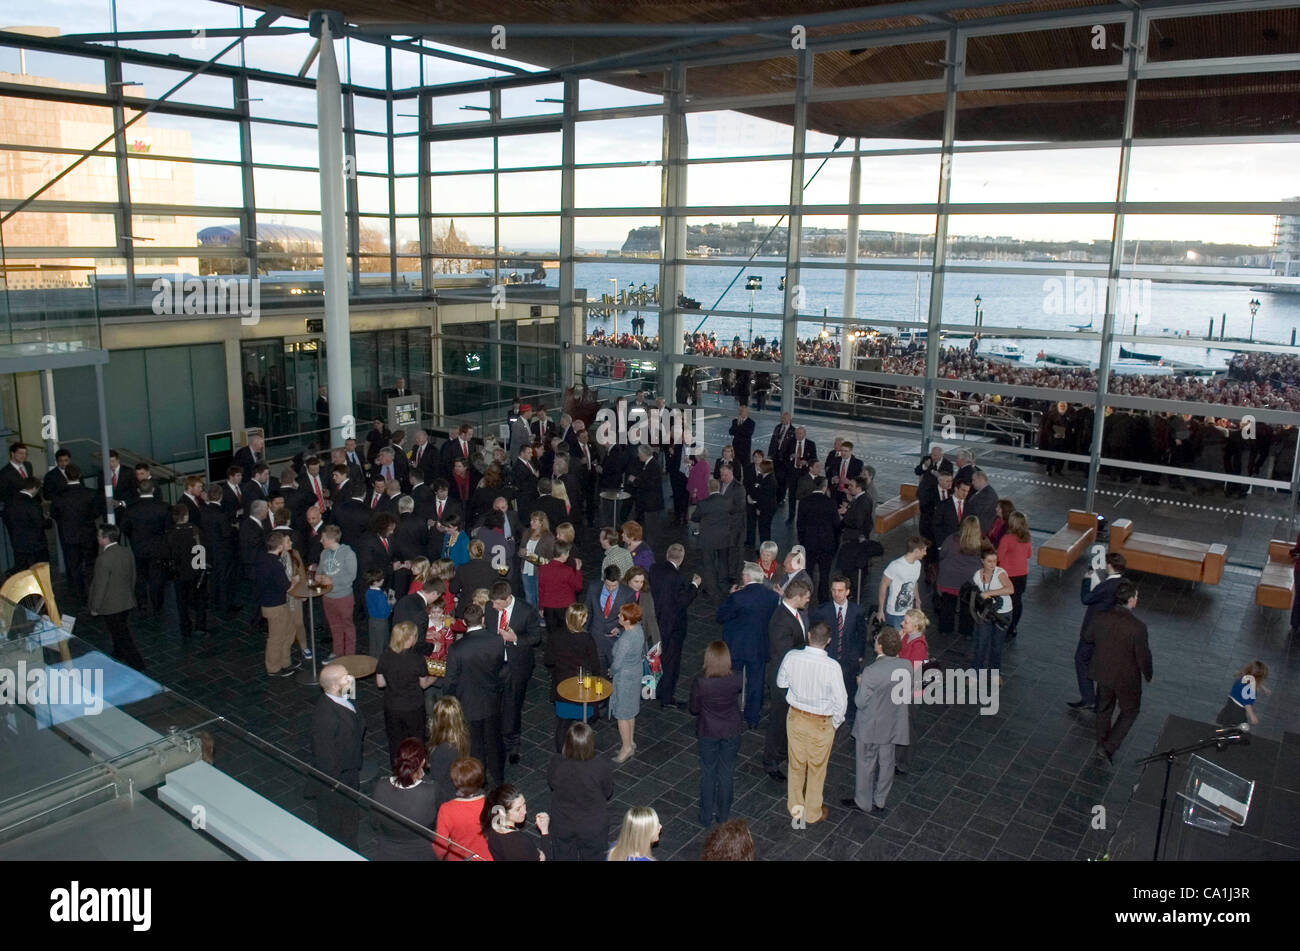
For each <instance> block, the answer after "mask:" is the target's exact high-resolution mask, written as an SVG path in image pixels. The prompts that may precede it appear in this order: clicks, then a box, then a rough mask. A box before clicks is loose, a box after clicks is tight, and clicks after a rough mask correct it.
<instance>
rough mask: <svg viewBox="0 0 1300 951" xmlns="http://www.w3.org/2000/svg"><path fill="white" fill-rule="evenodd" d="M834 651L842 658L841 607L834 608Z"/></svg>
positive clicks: (842, 624) (842, 619) (842, 631)
mask: <svg viewBox="0 0 1300 951" xmlns="http://www.w3.org/2000/svg"><path fill="white" fill-rule="evenodd" d="M835 653H836V655H837V656H838V657H839V658H840V659H841V660H842V659H843V658H844V609H843V608H841V607H836V609H835Z"/></svg>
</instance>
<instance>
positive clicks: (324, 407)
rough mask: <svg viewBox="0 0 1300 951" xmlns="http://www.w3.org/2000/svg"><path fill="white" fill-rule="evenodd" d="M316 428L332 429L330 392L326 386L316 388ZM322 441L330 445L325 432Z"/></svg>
mask: <svg viewBox="0 0 1300 951" xmlns="http://www.w3.org/2000/svg"><path fill="white" fill-rule="evenodd" d="M316 428H317V429H318V430H328V429H329V428H330V400H329V390H328V389H327V388H326V387H324V386H318V387H316ZM321 439H322V441H324V442H326V443H327V444H328V439H326V434H325V433H324V432H322V434H321Z"/></svg>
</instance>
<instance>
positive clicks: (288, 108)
mask: <svg viewBox="0 0 1300 951" xmlns="http://www.w3.org/2000/svg"><path fill="white" fill-rule="evenodd" d="M112 11H113V8H112V4H111V3H110V0H46V2H43V3H41V4H39V5H32V6H30V7H22V8H19V7H17V6H16V5H11V6H10V9H8V10H6V11H4V12H0V26H12V25H19V24H22V23H24V22H25V23H26V24H27V25H45V26H49V25H53V26H56V27H58V28H59V29H61V30H62V31H63V32H65V33H67V32H74V31H76V32H80V31H92V30H108V29H110V28H111V26H112V22H113V15H112ZM252 15H254V14H253V12H252V11H250V12H248V13H246V14H245V17H246V18H251V16H252ZM116 17H117V28H118V29H119V30H146V29H168V28H170V29H185V30H189V31H191V32H192V34H193V35H192V36H191V37H190V38H188V39H180V40H170V41H163V42H159V41H155V42H151V43H146V42H136V43H133V44H132V45H134V46H136V47H138V48H141V49H150V50H154V51H160V52H175V53H179V54H181V55H186V56H203V55H207V56H211V55H215V53H216V52H217V51H218V50H220V49H221V48H222V46H224V45H225V44H226V43H228V42H229V40H228V39H224V38H217V37H208V36H206V34H205V33H203V32H202V31H203V30H204V28H209V29H211V28H217V27H222V26H237V25H238V24H239V17H240V11H239V9H238V8H237V7H234V6H230V5H227V4H223V3H215V2H207V0H185V2H184V3H183V4H177V3H175V2H161V0H130V2H119V3H118V4H117V7H116ZM300 23H301V21H294V20H289V19H285V20H282V21H281V25H298V24H300ZM507 31H508V27H507ZM508 42H509V41H508V32H507V45H508ZM312 43H313V41H312V40H311V38H310V37H308V36H306V35H302V36H278V37H268V38H253V39H250V40H248V41H246V43H245V46H244V51H243V55H244V57H245V61H246V62H247V64H248V65H250V66H255V67H258V68H263V69H272V70H277V71H280V72H289V73H295V74H296V73H297V72H298V70H299V68H300V67H301V66H302V64H303V62H304V61H305V60H306V58H307V55H308V52H309V51H310V49H311V46H312ZM336 52H337V56H338V58H339V62H340V69H341V71H342V72H343V74H344V79H345V80H346V79H347V78H348V77H349V76H350V77H351V78H352V79H353V80H354V81H356V82H358V83H362V84H367V85H380V86H382V85H383V82H384V66H383V63H384V59H383V49H382V48H381V47H378V46H375V45H373V44H365V43H359V42H355V41H349V42H346V43H345V42H343V41H338V42H337V43H336ZM507 53H508V49H507ZM225 60H226V61H229V62H238V61H239V50H238V49H236V50H235V51H233V52H232V53H230V54H227V56H226V58H225ZM420 60H421V57H418V56H416V55H415V54H408V53H395V55H394V72H395V83H396V84H397V85H398V86H406V85H416V84H418V83H421V82H424V83H442V82H453V81H459V80H466V79H474V78H482V77H488V76H493V75H501V74H502V73H501V72H499V71H495V70H492V69H488V68H483V67H476V66H469V65H465V64H458V63H452V62H450V61H446V60H435V59H433V58H431V57H423V60H424V67H423V72H422V71H421V66H420ZM27 68H28V71H29V72H30V73H32V74H36V75H42V74H44V75H58V76H60V77H61V78H63V79H65V80H67V81H70V82H98V83H102V82H103V75H102V72H99V71H98V70H97V69H96V68H94V67H93V66H92V65H91V61H89V60H84V59H80V58H76V57H53V56H49V55H48V54H35V53H33V54H28V58H27ZM17 69H18V65H17V56H16V54H15V51H13V50H12V49H9V48H0V71H10V72H16V71H17ZM309 75H311V76H314V75H315V66H314V65H313V67H312V70H311V71H310V72H309ZM125 78H126V79H128V80H132V81H137V82H140V83H142V84H143V85H142V86H141V87H132V88H139V89H140V90H141V92H142V93H143V94H145V95H157V94H159V93H161V92H162V91H163V90H164V89H166V88H167V87H169V86H170V85H172V84H173V83H174V82H175V81H176V79H177V78H179V77H178V74H175V73H171V72H169V71H166V70H154V69H146V68H142V67H135V68H133V69H131V70H130V71H129V72H128V74H127V76H126V77H125ZM561 92H562V90H560V88H559V87H558V86H556V85H550V86H545V87H535V88H530V89H526V90H519V91H513V92H510V93H508V94H507V95H505V96H504V97H503V99H504V109H503V111H504V113H505V114H506V115H541V114H554V113H558V111H559V110H560V108H561V106H560V105H559V104H558V103H545V102H538V101H537V100H539V99H545V98H558V97H559V95H560V93H561ZM249 95H250V97H252V98H253V99H254V102H252V103H251V104H250V108H251V110H252V112H253V115H254V116H255V117H265V118H277V119H289V120H297V121H305V122H314V121H315V97H314V95H313V94H312V93H311V92H310V91H308V90H302V91H296V90H287V89H285V88H283V87H268V86H265V85H262V84H254V88H253V89H252V90H250V93H249ZM179 98H180V100H181V101H184V102H193V103H200V104H223V105H225V104H230V103H231V101H232V98H233V92H232V87H231V84H230V82H229V81H227V80H223V79H220V78H217V77H199V78H198V79H196V80H194V81H193V82H191V83H190V84H188V85H187V86H186V87H184V89H183V90H182V94H181V95H180V96H179ZM655 99H656V97H653V96H649V95H646V94H643V93H634V92H631V91H628V90H623V89H620V88H618V87H616V86H612V85H607V84H604V83H599V82H596V81H594V80H584V81H583V82H582V84H581V86H580V91H579V103H580V108H582V109H590V108H601V107H609V106H617V105H633V104H640V103H646V102H653V101H655ZM485 104H486V94H476V95H471V96H460V97H443V98H440V99H437V100H435V103H434V122H435V123H436V124H442V123H446V122H466V121H472V119H473V118H474V117H476V116H478V115H484V113H478V112H477V111H475V110H473V109H465V108H463V107H464V106H474V105H485ZM414 111H415V104H414V101H411V102H406V103H398V104H397V108H396V109H395V113H397V115H396V116H395V119H394V121H395V125H396V128H397V129H398V131H399V132H400V131H414V130H415V127H416V126H415V122H416V120H415V119H414V118H413V117H411V116H410V115H402V113H413V112H414ZM385 119H386V117H385V116H384V114H383V104H382V103H381V102H379V101H378V100H372V101H364V100H362V101H360V102H359V104H358V112H357V122H358V127H359V128H370V129H374V130H376V131H378V130H380V129H381V128H382V127H383V123H384V122H385ZM145 121H146V122H147V123H148V124H149V125H150V126H151V127H158V128H162V127H170V128H184V129H187V130H188V131H190V133H191V142H192V147H193V154H194V155H195V156H203V157H210V158H211V157H219V158H227V157H231V158H237V156H238V144H237V133H236V132H235V127H234V126H233V124H226V123H222V122H217V121H210V120H201V121H194V120H186V119H182V118H178V117H166V116H158V115H154V116H150V117H149V118H148V119H147V120H145ZM687 124H688V141H689V154H690V156H691V157H692V158H712V157H729V156H740V155H746V156H752V155H765V154H770V153H774V152H775V153H779V152H789V151H790V150H791V147H792V130H791V128H790V127H789V126H786V125H782V124H779V123H775V122H770V121H766V120H761V119H756V118H753V117H749V116H745V115H742V114H739V113H735V112H712V113H692V114H690V115H689V116H688V120H687ZM253 142H254V159H255V161H264V162H272V163H276V164H284V165H297V166H304V167H307V168H312V167H314V166H315V165H316V146H315V138H314V133H312V132H311V130H300V129H289V128H284V127H275V126H270V125H255V126H254V135H253ZM91 144H94V143H93V142H88V143H87V145H91ZM833 144H834V137H833V136H829V135H823V134H820V133H816V132H811V133H809V134H808V137H807V139H806V141H805V147H806V148H807V149H808V150H810V151H814V150H816V151H829V150H830V149H831V148H832V146H833ZM930 144H937V143H925V142H916V141H899V140H893V141H883V140H863V142H862V147H863V148H864V149H898V148H914V147H917V146H918V145H920V146H924V145H930ZM847 145H851V143H847ZM358 146H359V147H358V150H357V151H358V155H357V156H356V163H357V168H358V169H359V170H360V171H361V172H366V171H376V172H387V171H388V169H387V156H386V154H385V148H384V142H383V139H382V138H378V137H367V136H364V135H362V136H359V137H358ZM417 148H418V146H417V144H416V141H415V139H414V138H409V139H398V140H396V143H395V149H396V151H397V155H396V157H395V163H394V166H395V171H396V172H398V173H399V174H400V173H404V172H415V171H416V169H417V168H418V164H417V163H418V153H417ZM232 149H233V152H232ZM661 151H662V127H661V119H660V118H659V117H657V116H655V117H644V118H632V119H622V120H613V121H601V122H580V123H579V124H578V131H577V155H578V160H579V162H580V163H581V162H609V161H620V162H640V163H644V164H642V165H639V166H636V167H632V168H626V169H586V170H584V169H581V168H580V169H579V170H578V172H577V176H576V189H577V201H578V206H579V208H591V209H599V208H611V207H647V208H654V207H658V206H659V204H660V187H661V186H660V179H661V170H660V167H659V166H658V164H657V162H658V160H659V159H660V157H661ZM559 152H560V136H559V134H558V133H554V134H543V135H534V136H526V137H515V138H510V137H503V138H502V139H501V145H500V162H501V166H502V168H509V167H516V168H517V167H520V166H526V165H534V164H548V163H555V164H558V163H559V158H560V155H559ZM431 162H432V167H433V168H434V169H435V170H448V171H451V170H457V171H459V170H479V172H480V173H479V174H466V175H457V176H454V177H437V178H435V179H434V202H435V204H434V209H435V214H436V215H439V216H444V215H445V216H447V217H455V216H457V215H461V216H463V215H465V214H467V213H472V212H490V211H491V210H492V176H491V174H490V169H491V163H492V143H491V140H490V139H489V138H482V139H477V140H472V141H469V142H459V143H446V144H435V145H433V146H432V147H431ZM1118 162H1119V149H1118V148H1117V147H1110V148H1098V149H1070V148H1067V149H1057V150H1052V151H1050V152H1044V151H1025V152H1018V153H1007V152H994V153H958V154H956V155H955V156H953V159H952V162H951V164H950V166H948V167H947V169H946V170H945V169H944V168H943V167H942V166H941V164H940V156H938V155H920V156H918V155H906V156H897V155H896V156H878V157H870V158H865V159H863V163H862V201H863V202H864V203H910V202H932V201H934V200H935V198H936V197H937V193H938V185H939V178H940V174H941V173H943V172H945V171H946V173H947V174H949V175H950V176H951V200H952V201H953V202H961V203H972V204H983V203H993V202H1022V201H1061V200H1064V201H1086V202H1109V201H1113V200H1114V198H1115V187H1116V178H1117V169H1118ZM820 163H821V159H809V160H807V163H806V166H805V180H806V182H807V180H808V179H809V178H810V177H811V182H809V183H808V184H807V185H806V191H805V198H804V201H805V204H808V205H816V204H839V203H846V202H847V201H848V194H849V188H848V182H849V168H850V160H849V159H846V158H840V157H835V158H831V159H830V160H829V161H827V162H826V164H825V166H824V167H822V168H821V169H820V171H817V173H816V175H815V177H812V176H813V172H814V171H815V170H817V168H818V165H819V164H820ZM484 168H486V169H487V170H488V171H489V174H482V173H481V170H482V169H484ZM1297 169H1300V144H1289V143H1278V144H1272V145H1251V146H1239V145H1203V146H1155V145H1148V146H1140V147H1137V148H1135V149H1134V153H1133V162H1132V169H1131V173H1130V182H1129V190H1128V198H1129V199H1130V200H1133V201H1156V202H1160V201H1206V200H1211V201H1234V200H1236V201H1275V200H1281V199H1285V198H1288V197H1292V196H1295V195H1298V194H1300V174H1298V173H1297V171H1296V170H1297ZM789 174H790V161H789V159H780V160H774V161H762V162H733V163H722V164H698V165H691V166H690V168H689V171H688V175H687V204H688V205H693V206H739V205H750V204H758V205H763V204H771V205H778V204H782V203H786V202H788V194H789ZM228 182H229V177H228V176H226V175H219V174H218V175H208V176H205V175H203V174H200V175H199V176H198V184H197V187H198V190H199V194H198V195H197V196H196V197H197V200H198V201H199V202H200V203H205V204H209V203H210V204H231V203H232V198H233V199H234V200H235V201H234V203H238V200H239V198H240V196H239V195H238V194H235V195H233V196H232V194H231V193H230V186H229V184H228ZM358 186H359V188H360V189H361V191H362V197H361V211H362V213H363V214H367V213H370V214H376V215H385V214H387V213H388V211H389V209H388V207H387V205H388V197H387V188H386V183H384V182H382V181H380V180H378V179H367V178H366V176H365V175H361V176H359V178H358ZM501 188H502V212H503V213H505V214H509V213H511V212H516V213H518V212H558V208H559V201H560V194H559V192H560V183H559V172H558V171H556V172H531V173H526V172H512V173H507V174H503V175H502V176H501ZM397 191H398V196H397V208H396V211H397V213H399V214H403V213H414V212H415V211H416V201H417V189H416V185H415V180H414V179H408V180H405V181H403V180H399V181H398V184H397ZM256 192H257V197H258V205H259V207H262V208H281V209H284V210H285V212H286V214H285V215H279V216H276V217H277V220H280V221H283V222H285V223H297V224H304V225H306V226H309V227H310V226H311V224H310V222H311V217H312V215H313V214H314V213H315V212H317V211H318V209H319V191H318V186H317V184H316V182H315V176H314V173H310V172H293V171H275V170H260V171H259V172H258V173H257V182H256ZM292 213H303V214H305V215H306V219H305V220H295V219H294V218H293V217H292ZM748 217H749V215H748V214H732V215H726V214H720V213H715V214H711V215H708V216H705V219H702V220H716V221H724V220H737V219H747V218H748ZM843 220H844V219H843V216H842V215H841V216H838V217H835V218H830V217H823V218H818V219H817V222H818V223H819V224H821V225H822V226H827V227H843ZM837 221H838V222H839V223H838V224H836V223H835V222H837ZM868 221H869V222H870V223H869V224H868ZM924 222H925V219H918V218H917V217H916V216H903V215H874V216H871V215H868V216H864V218H863V223H862V227H863V228H864V229H870V230H884V231H895V230H897V231H908V232H914V231H929V230H932V227H933V226H932V224H931V225H929V226H926V225H925V223H924ZM653 223H657V219H656V218H654V217H650V216H642V215H635V216H629V217H620V218H604V217H599V216H586V217H582V218H580V219H579V221H578V222H577V225H576V233H577V243H578V245H579V246H580V247H586V248H590V249H592V250H598V249H601V248H605V247H617V246H618V245H620V244H621V243H622V241H623V239H624V237H625V236H626V234H627V232H628V230H629V229H630V228H632V227H636V226H638V225H641V224H653ZM918 224H920V225H921V226H920V227H918ZM1273 227H1274V219H1273V217H1272V216H1269V215H1263V216H1258V215H1257V216H1247V215H1200V216H1185V215H1143V216H1133V217H1131V218H1130V219H1129V221H1128V224H1127V227H1126V231H1125V237H1126V239H1128V240H1132V239H1140V240H1156V239H1200V240H1207V241H1216V242H1223V243H1243V244H1252V245H1257V246H1268V245H1271V243H1272V234H1273ZM1111 228H1112V219H1111V218H1110V216H1108V215H1005V214H989V215H983V214H964V215H960V216H956V217H954V219H953V221H952V222H951V224H950V232H951V233H953V234H967V235H1010V236H1014V237H1018V238H1025V239H1033V238H1045V239H1049V240H1085V241H1092V240H1104V241H1109V240H1110V238H1111ZM399 229H400V230H401V231H402V232H403V233H404V234H409V235H412V236H413V235H414V231H415V229H414V223H413V222H403V223H400V224H399ZM457 230H458V232H462V233H465V234H467V235H468V236H469V237H470V239H471V240H474V241H476V242H482V241H483V239H484V238H485V237H486V242H487V243H490V232H491V228H490V222H488V221H475V220H473V219H459V220H457ZM503 231H504V232H508V233H509V234H510V235H511V238H512V240H513V241H517V242H519V246H521V247H522V246H526V245H537V246H541V245H547V244H550V243H551V242H552V235H555V234H557V233H558V219H556V218H551V217H545V218H540V219H530V218H512V219H509V220H508V221H507V222H504V223H503Z"/></svg>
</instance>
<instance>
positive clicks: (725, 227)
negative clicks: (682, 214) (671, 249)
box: [686, 216, 790, 262]
mask: <svg viewBox="0 0 1300 951" xmlns="http://www.w3.org/2000/svg"><path fill="white" fill-rule="evenodd" d="M789 243H790V232H789V228H787V226H786V222H785V221H784V219H781V218H777V217H770V216H769V217H766V218H753V217H751V218H745V219H740V220H737V219H734V218H722V219H718V218H687V219H686V249H687V250H686V253H687V255H688V256H689V257H702V258H704V257H707V258H716V257H723V258H738V259H739V260H740V261H744V259H746V258H748V257H749V255H751V254H753V253H754V252H756V251H757V258H758V260H760V261H761V260H764V259H768V260H770V259H778V260H781V261H783V262H784V259H785V251H786V246H787V245H788V244H789Z"/></svg>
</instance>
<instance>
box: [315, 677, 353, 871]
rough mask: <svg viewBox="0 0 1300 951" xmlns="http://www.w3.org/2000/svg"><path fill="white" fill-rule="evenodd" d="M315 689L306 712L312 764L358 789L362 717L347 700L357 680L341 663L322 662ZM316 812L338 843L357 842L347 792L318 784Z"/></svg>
mask: <svg viewBox="0 0 1300 951" xmlns="http://www.w3.org/2000/svg"><path fill="white" fill-rule="evenodd" d="M320 688H321V691H322V694H321V696H320V697H318V698H317V700H316V706H315V707H314V708H313V709H312V713H311V758H312V765H313V766H315V767H316V768H317V769H318V770H320V771H321V772H322V773H324V774H325V775H326V776H328V777H329V778H330V779H333V780H336V781H338V782H339V783H341V784H343V785H344V786H347V787H349V788H351V789H357V790H359V789H360V788H361V761H362V754H363V751H364V748H365V747H364V744H365V736H366V721H365V717H363V716H362V715H361V713H360V712H359V711H358V710H357V708H356V707H355V706H353V704H352V700H353V698H354V697H355V696H356V680H355V679H353V677H352V675H351V674H349V673H348V671H347V668H345V667H344V666H343V665H341V664H327V665H325V667H323V668H322V669H321V672H320ZM313 785H316V784H313ZM316 817H317V820H318V821H319V822H320V830H321V832H324V833H325V834H326V835H327V836H329V837H330V838H332V839H334V840H335V841H337V842H338V843H339V844H340V845H345V846H347V847H348V848H350V849H355V848H356V847H357V828H358V820H359V818H360V816H359V813H358V812H357V808H356V805H355V803H354V801H353V800H352V798H351V797H349V796H348V795H347V794H346V793H341V792H335V791H333V790H329V789H326V788H324V787H318V788H317V791H316Z"/></svg>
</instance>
